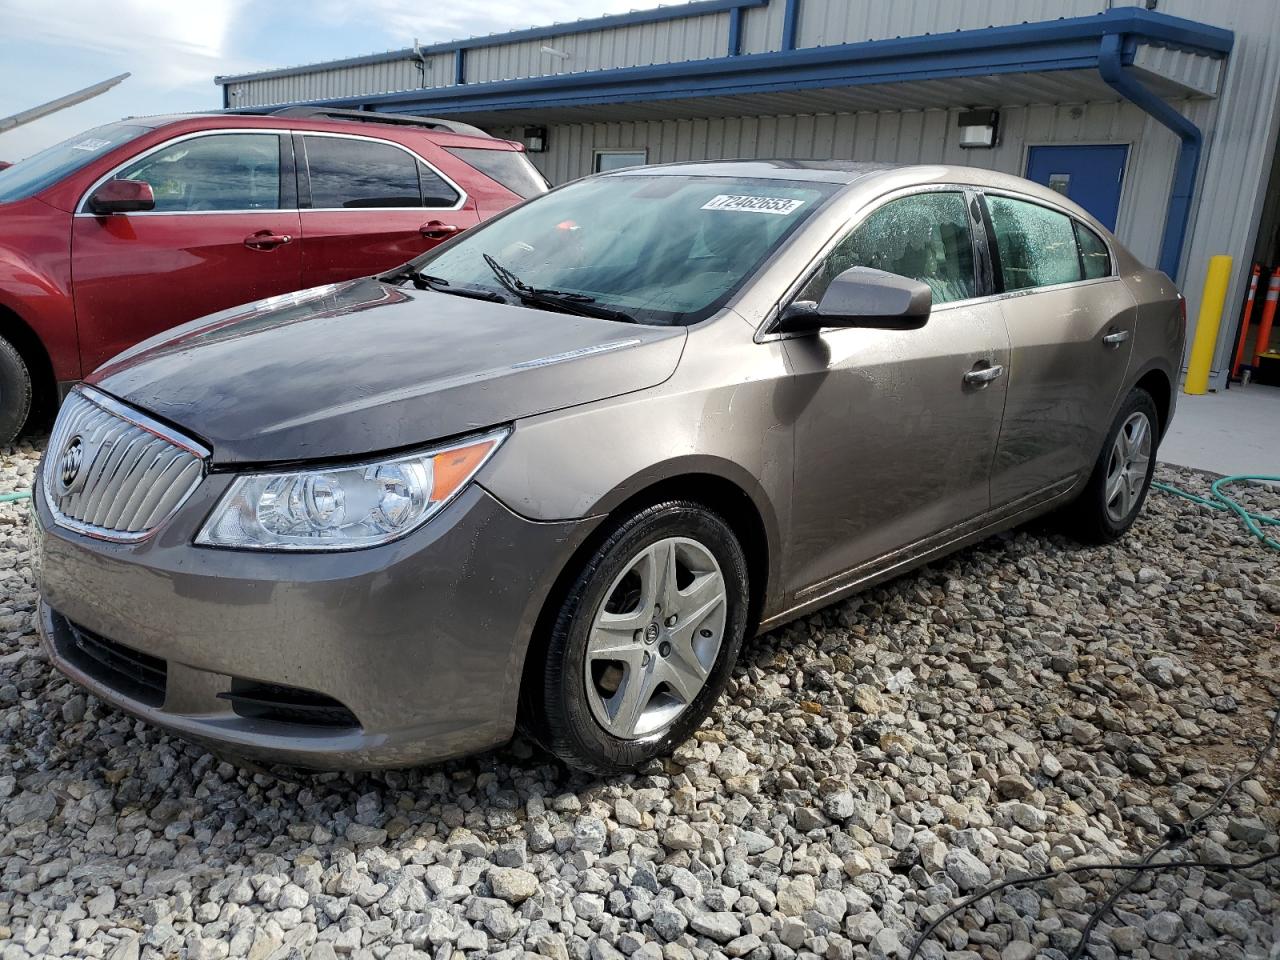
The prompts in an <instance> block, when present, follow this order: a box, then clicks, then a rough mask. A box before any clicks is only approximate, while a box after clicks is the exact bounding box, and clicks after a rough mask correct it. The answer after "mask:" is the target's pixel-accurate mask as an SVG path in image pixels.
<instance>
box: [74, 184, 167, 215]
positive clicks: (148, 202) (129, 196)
mask: <svg viewBox="0 0 1280 960" xmlns="http://www.w3.org/2000/svg"><path fill="white" fill-rule="evenodd" d="M88 207H89V209H90V210H92V211H93V212H94V213H97V214H108V213H135V212H137V211H139V210H154V209H155V208H156V195H155V194H154V193H153V192H152V190H151V184H149V183H145V182H144V181H142V180H108V181H107V182H106V183H104V184H102V186H100V187H98V189H97V190H95V191H93V193H92V194H90V195H89V203H88Z"/></svg>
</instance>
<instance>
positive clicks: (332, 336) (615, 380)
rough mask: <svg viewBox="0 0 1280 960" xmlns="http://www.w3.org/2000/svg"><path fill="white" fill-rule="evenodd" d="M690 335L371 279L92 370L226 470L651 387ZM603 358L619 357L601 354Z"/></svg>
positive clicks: (375, 447) (386, 446)
mask: <svg viewBox="0 0 1280 960" xmlns="http://www.w3.org/2000/svg"><path fill="white" fill-rule="evenodd" d="M303 321H305V323H306V327H305V329H300V328H299V327H298V324H300V323H301V322H303ZM684 340H685V331H684V328H683V327H654V326H622V325H619V324H618V323H615V322H611V321H607V320H593V319H589V318H584V317H573V316H567V315H564V314H555V313H547V312H545V311H541V310H532V309H528V308H525V307H512V306H506V305H503V304H496V303H488V302H485V301H482V300H470V299H464V298H462V297H456V296H450V295H448V294H443V293H433V292H429V291H417V290H413V289H412V288H409V289H408V290H405V289H400V288H398V287H394V286H391V285H389V284H386V283H381V282H379V281H378V280H374V279H368V278H366V279H363V280H353V281H350V282H348V283H343V284H338V285H335V286H332V287H322V288H320V289H319V290H315V291H304V292H303V295H302V296H298V297H278V298H273V299H271V300H268V301H264V302H262V303H261V304H258V305H256V306H254V307H253V308H251V309H249V310H241V311H238V312H232V313H231V315H229V316H228V315H221V314H220V315H217V316H216V317H215V318H213V319H211V320H208V321H205V322H203V323H196V324H192V325H187V326H185V327H182V328H181V329H180V331H179V332H178V333H177V334H176V335H174V336H172V337H165V338H160V339H158V340H153V341H149V342H148V343H147V344H144V345H143V346H142V347H141V348H136V349H134V350H132V351H130V352H129V353H127V354H124V355H122V356H121V357H119V358H117V359H116V360H113V361H112V362H111V363H109V364H107V365H106V366H104V367H101V368H99V369H98V370H97V371H95V372H94V373H93V375H92V376H90V377H89V378H88V379H87V381H86V382H88V383H91V384H93V385H94V386H96V387H98V388H99V389H101V390H103V391H105V392H107V393H109V394H112V395H114V396H115V397H117V398H118V399H121V400H124V401H127V402H128V403H131V404H133V405H134V406H137V407H140V408H142V409H144V410H147V411H148V412H150V413H151V414H152V415H153V416H157V417H159V418H161V419H163V420H168V421H170V422H172V423H177V424H180V425H181V426H182V428H183V429H184V430H186V431H187V432H188V433H192V434H195V435H196V436H197V437H199V438H200V439H202V440H204V441H205V443H206V444H208V445H209V447H210V449H212V451H213V464H214V465H215V466H223V465H229V464H242V463H264V462H269V461H273V460H282V459H286V460H303V459H335V458H343V457H350V456H352V455H353V454H355V453H357V452H368V451H382V450H394V449H397V448H401V447H410V446H418V445H421V444H422V443H424V442H426V441H430V440H435V439H439V438H441V437H447V436H451V435H454V434H461V433H468V432H472V431H475V430H477V429H480V428H483V427H487V426H492V425H493V424H496V423H504V422H507V421H510V420H516V419H518V418H520V417H522V416H528V415H530V414H534V413H541V412H545V411H548V410H556V409H560V408H562V407H571V406H576V405H578V404H581V403H586V402H588V401H591V400H598V399H602V398H604V397H610V396H614V395H615V394H619V393H628V392H630V391H633V390H641V389H644V388H645V387H650V386H653V385H655V384H658V383H661V382H662V381H663V380H665V379H666V378H667V377H669V376H670V375H671V372H672V371H673V370H674V369H675V366H676V362H677V361H678V360H679V358H680V351H681V349H682V348H683V347H684ZM605 354H609V355H612V356H613V357H614V360H613V362H611V363H601V362H600V361H601V359H603V358H604V356H605ZM189 358H190V359H189ZM251 424H252V426H250V425H251Z"/></svg>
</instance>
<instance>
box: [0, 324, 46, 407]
mask: <svg viewBox="0 0 1280 960" xmlns="http://www.w3.org/2000/svg"><path fill="white" fill-rule="evenodd" d="M0 337H3V338H4V339H5V340H7V341H9V343H11V344H12V345H13V348H14V349H15V350H17V351H18V354H19V356H21V357H22V360H23V362H24V363H25V364H26V365H27V371H28V372H29V373H30V374H31V392H32V404H31V413H30V415H29V417H28V420H27V423H28V424H30V423H31V421H32V419H34V418H36V417H37V416H40V415H42V414H47V413H49V412H51V411H53V410H56V409H57V407H58V379H57V377H56V375H55V374H54V370H53V360H52V358H51V357H50V355H49V350H48V348H47V347H46V346H45V343H44V341H43V340H42V339H40V335H39V334H38V333H36V331H35V329H34V328H33V327H32V326H31V325H30V324H29V323H27V321H26V320H25V319H23V317H22V316H21V315H20V314H19V313H18V312H17V311H16V310H14V309H13V308H12V307H9V306H7V305H5V304H4V303H0Z"/></svg>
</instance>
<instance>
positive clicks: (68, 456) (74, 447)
mask: <svg viewBox="0 0 1280 960" xmlns="http://www.w3.org/2000/svg"><path fill="white" fill-rule="evenodd" d="M82 463H84V441H83V440H81V439H80V437H78V436H76V437H72V438H71V441H70V442H69V443H68V444H67V446H66V448H65V449H64V450H63V451H62V459H61V460H59V461H58V486H59V488H60V490H61V492H62V494H63V495H64V496H65V495H66V494H68V493H70V492H71V487H72V485H74V484H75V482H76V478H77V477H79V476H80V465H81V464H82Z"/></svg>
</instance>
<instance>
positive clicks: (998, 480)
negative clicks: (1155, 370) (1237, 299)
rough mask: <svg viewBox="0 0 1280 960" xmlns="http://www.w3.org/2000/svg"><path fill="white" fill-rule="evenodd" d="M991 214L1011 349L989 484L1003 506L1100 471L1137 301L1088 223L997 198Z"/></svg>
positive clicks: (1021, 200)
mask: <svg viewBox="0 0 1280 960" xmlns="http://www.w3.org/2000/svg"><path fill="white" fill-rule="evenodd" d="M985 206H986V214H987V217H988V222H989V224H990V231H989V232H990V234H991V236H992V242H993V244H994V247H995V254H994V257H993V260H994V266H995V273H996V284H997V289H1000V290H1001V291H1002V296H1001V297H1000V298H999V303H1000V307H1001V309H1002V310H1003V312H1004V317H1005V324H1006V326H1007V327H1008V330H1009V341H1010V346H1011V350H1012V353H1011V356H1010V363H1009V387H1008V390H1009V392H1008V397H1007V399H1006V401H1005V411H1004V425H1003V427H1002V428H1001V432H1000V445H999V448H998V449H997V451H996V461H995V467H994V470H993V473H992V480H991V493H992V502H993V505H994V506H1001V505H1003V504H1007V503H1010V502H1012V501H1014V500H1018V499H1021V498H1026V497H1030V498H1032V499H1036V498H1039V497H1045V496H1051V495H1053V494H1054V493H1057V492H1059V491H1060V489H1065V488H1066V487H1068V486H1070V485H1071V482H1072V481H1074V480H1075V479H1076V478H1077V477H1079V476H1080V475H1082V474H1083V473H1085V472H1087V471H1088V470H1090V469H1091V468H1092V466H1093V462H1094V460H1095V459H1096V458H1097V456H1098V451H1099V449H1100V447H1101V444H1102V440H1103V438H1104V436H1105V434H1106V430H1107V427H1108V426H1109V425H1110V422H1111V411H1112V410H1113V408H1114V407H1115V404H1116V402H1117V401H1118V400H1119V392H1120V388H1121V386H1122V384H1123V383H1124V377H1125V371H1126V370H1127V369H1128V366H1129V355H1130V352H1131V351H1132V348H1133V330H1134V301H1133V297H1132V296H1131V295H1130V294H1129V291H1128V290H1127V289H1126V287H1125V285H1124V283H1123V282H1121V280H1120V278H1119V277H1118V276H1115V275H1114V266H1113V262H1112V258H1111V254H1110V250H1109V248H1108V245H1107V242H1106V240H1105V239H1104V238H1103V237H1102V236H1101V235H1100V234H1098V233H1097V232H1095V231H1094V230H1093V229H1092V228H1091V227H1089V226H1088V225H1087V224H1085V223H1083V222H1081V221H1079V220H1076V219H1075V218H1074V217H1071V216H1069V215H1068V214H1066V213H1065V212H1063V211H1060V210H1056V209H1053V208H1050V207H1049V206H1046V205H1043V204H1041V203H1038V202H1035V201H1033V200H1032V199H1030V198H1027V197H1018V196H1013V195H1003V194H998V193H995V192H993V191H987V192H986V197H985Z"/></svg>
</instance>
